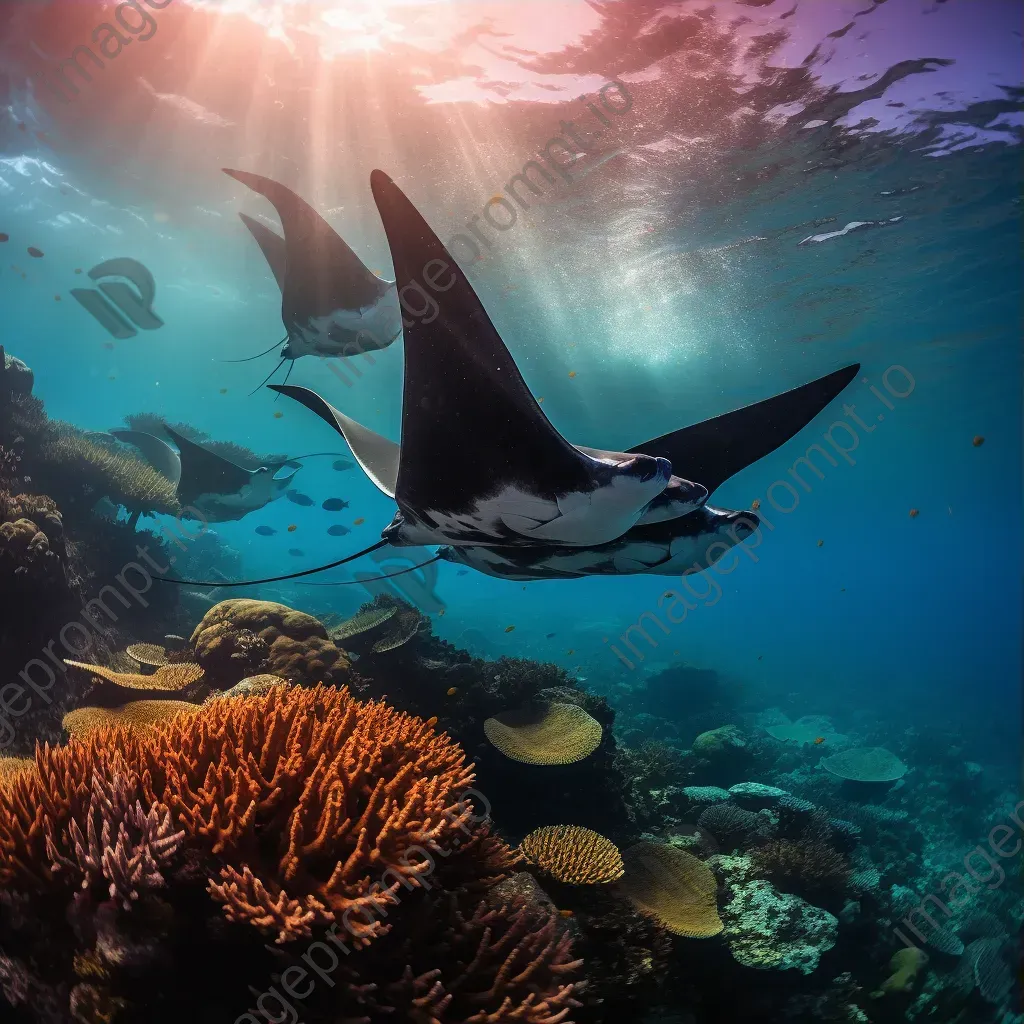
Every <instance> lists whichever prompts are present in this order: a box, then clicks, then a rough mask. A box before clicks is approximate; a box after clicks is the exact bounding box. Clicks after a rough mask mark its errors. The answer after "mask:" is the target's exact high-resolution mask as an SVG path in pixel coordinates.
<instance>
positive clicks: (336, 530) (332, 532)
mask: <svg viewBox="0 0 1024 1024" xmlns="http://www.w3.org/2000/svg"><path fill="white" fill-rule="evenodd" d="M350 532H351V531H350V530H349V528H348V527H347V526H342V525H341V524H340V523H338V524H337V525H336V526H328V527H327V534H328V536H330V537H344V536H345V534H346V533H350Z"/></svg>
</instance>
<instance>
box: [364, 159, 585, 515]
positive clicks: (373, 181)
mask: <svg viewBox="0 0 1024 1024" xmlns="http://www.w3.org/2000/svg"><path fill="white" fill-rule="evenodd" d="M370 185H371V188H372V189H373V196H374V199H375V200H376V202H377V208H378V210H379V211H380V215H381V219H382V220H383V222H384V230H385V231H386V232H387V236H388V242H389V244H390V246H391V255H392V259H393V261H394V265H395V275H396V279H397V284H398V289H399V294H400V295H404V294H405V293H406V290H407V289H409V290H412V291H415V292H417V293H418V294H417V297H416V298H415V299H414V300H413V301H414V302H416V303H421V302H425V299H423V298H421V297H420V296H421V295H424V296H428V297H430V299H431V300H432V302H435V303H436V306H437V310H436V312H435V313H434V315H433V316H432V317H427V316H411V317H410V318H407V319H406V320H405V330H404V336H405V385H404V392H403V399H402V440H401V461H400V465H399V470H398V481H397V487H396V493H395V500H396V501H397V502H398V505H399V508H401V509H402V511H403V512H404V513H406V514H408V512H409V510H414V511H413V514H415V511H416V510H436V511H441V512H444V513H455V514H459V513H463V512H470V511H472V509H473V508H474V507H475V506H476V504H477V502H478V501H480V500H482V499H484V498H487V497H490V496H494V495H496V494H498V493H499V492H500V491H501V490H502V489H503V488H504V487H505V486H506V485H509V484H512V485H515V486H516V487H517V488H518V489H519V490H520V491H521V492H524V493H525V494H527V495H531V496H533V495H537V496H540V495H542V496H545V497H548V498H550V496H551V495H557V494H562V493H566V492H569V491H572V492H584V493H586V492H590V491H592V490H593V489H594V482H593V474H592V470H591V466H592V464H593V463H592V460H591V459H588V458H587V457H586V456H585V455H583V454H582V453H581V452H579V451H578V450H577V449H576V448H574V447H573V446H572V445H571V444H569V442H568V441H566V440H565V439H564V438H563V437H562V436H561V435H560V434H559V433H558V431H557V430H556V429H555V428H554V427H553V426H552V425H551V423H550V422H549V421H548V419H547V417H546V416H545V415H544V413H543V412H541V409H540V406H539V405H538V404H537V402H536V400H535V399H534V397H533V395H532V394H531V393H530V391H529V389H528V388H527V386H526V382H525V381H524V380H523V377H522V375H521V374H520V372H519V368H518V367H517V366H516V364H515V362H514V361H513V359H512V356H511V355H510V354H509V351H508V349H507V348H506V347H505V344H504V342H503V341H502V340H501V338H500V337H499V335H498V332H497V330H495V327H494V325H493V324H492V323H491V321H490V318H489V317H488V316H487V313H486V311H485V310H484V307H483V305H482V304H481V302H480V300H479V298H477V295H476V292H474V291H473V288H472V286H471V285H470V283H469V280H468V279H467V278H466V275H465V274H464V273H463V272H462V271H461V270H460V269H459V266H458V264H457V263H456V262H455V260H454V258H453V257H452V256H451V254H450V253H449V252H448V250H447V249H445V247H444V245H442V243H441V241H440V239H438V237H437V236H436V235H435V234H434V232H433V231H432V230H431V229H430V227H429V226H428V225H427V223H426V221H425V220H424V219H423V217H422V216H420V214H419V212H418V211H417V210H416V208H415V207H414V206H413V205H412V203H411V202H410V201H409V200H408V199H407V198H406V196H405V195H404V194H403V193H402V191H401V190H400V189H399V188H398V186H397V185H395V183H394V182H393V181H392V180H391V179H390V178H389V177H388V176H387V175H386V174H384V173H383V172H382V171H373V173H372V174H371V175H370ZM431 280H433V281H435V282H437V284H436V286H434V285H432V284H431V283H430V281H431ZM417 308H418V307H417ZM431 309H433V306H431ZM407 312H408V310H407ZM410 319H411V323H410Z"/></svg>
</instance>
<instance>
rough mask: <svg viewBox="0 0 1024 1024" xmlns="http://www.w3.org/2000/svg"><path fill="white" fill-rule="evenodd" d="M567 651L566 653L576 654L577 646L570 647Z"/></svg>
mask: <svg viewBox="0 0 1024 1024" xmlns="http://www.w3.org/2000/svg"><path fill="white" fill-rule="evenodd" d="M565 653H566V655H569V654H575V653H576V648H575V647H570V648H569V650H567V651H566V652H565Z"/></svg>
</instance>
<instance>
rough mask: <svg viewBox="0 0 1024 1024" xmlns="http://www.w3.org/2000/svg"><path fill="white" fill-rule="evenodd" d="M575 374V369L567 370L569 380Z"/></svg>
mask: <svg viewBox="0 0 1024 1024" xmlns="http://www.w3.org/2000/svg"><path fill="white" fill-rule="evenodd" d="M575 376H576V371H575V370H570V371H569V380H572V379H573V377H575Z"/></svg>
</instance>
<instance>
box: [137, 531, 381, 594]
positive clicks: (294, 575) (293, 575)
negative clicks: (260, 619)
mask: <svg viewBox="0 0 1024 1024" xmlns="http://www.w3.org/2000/svg"><path fill="white" fill-rule="evenodd" d="M389 543H390V541H386V540H379V541H377V543H376V544H371V545H370V546H369V547H368V548H363V550H362V551H357V552H356V553H355V554H354V555H348V556H347V557H346V558H339V559H338V560H337V561H336V562H328V563H327V565H318V566H315V567H314V568H312V569H303V570H302V571H301V572H290V573H286V574H285V575H284V576H268V577H267V578H266V579H262V580H236V581H235V582H233V583H221V582H220V581H219V580H173V579H170V578H169V577H167V576H154V577H153V579H155V580H159V581H160V582H161V583H177V584H178V585H179V586H186V587H254V586H256V585H257V584H260V583H280V582H281V581H282V580H297V579H298V578H299V577H300V576H312V575H313V573H315V572H323V571H324V570H325V569H334V568H336V567H337V566H339V565H344V564H345V563H346V562H351V561H353V560H354V559H356V558H361V557H362V556H363V555H368V554H369V553H370V552H371V551H377V550H378V549H379V548H382V547H384V546H385V545H387V544H389Z"/></svg>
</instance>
